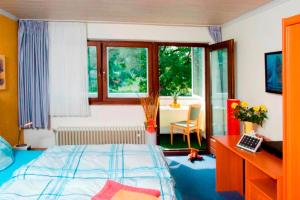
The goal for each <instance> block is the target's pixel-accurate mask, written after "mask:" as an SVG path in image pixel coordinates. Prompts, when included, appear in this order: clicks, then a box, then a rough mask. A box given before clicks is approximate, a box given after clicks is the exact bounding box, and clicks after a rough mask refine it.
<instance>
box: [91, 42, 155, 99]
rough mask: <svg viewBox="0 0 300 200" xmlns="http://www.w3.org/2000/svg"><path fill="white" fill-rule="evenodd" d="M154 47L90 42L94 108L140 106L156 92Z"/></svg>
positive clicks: (124, 43)
mask: <svg viewBox="0 0 300 200" xmlns="http://www.w3.org/2000/svg"><path fill="white" fill-rule="evenodd" d="M152 46H153V45H152V43H147V42H101V41H91V42H88V74H89V97H90V103H91V104H105V103H112V104H113V103H115V104H119V103H122V104H136V103H138V102H139V98H140V97H145V96H147V95H148V94H149V93H150V92H151V91H152V89H153V88H152Z"/></svg>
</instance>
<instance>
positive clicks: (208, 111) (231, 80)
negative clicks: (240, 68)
mask: <svg viewBox="0 0 300 200" xmlns="http://www.w3.org/2000/svg"><path fill="white" fill-rule="evenodd" d="M161 45H174V46H190V47H203V48H204V59H205V66H204V69H205V72H204V79H205V135H206V149H204V150H200V153H202V154H208V153H210V139H211V136H212V107H211V77H210V52H211V51H213V50H217V49H223V48H227V49H228V90H229V92H228V98H234V97H235V70H234V40H233V39H232V40H227V41H224V42H220V43H216V44H212V45H209V44H208V43H181V42H154V43H153V48H152V49H153V52H152V53H153V55H158V47H159V46H161ZM158 59H159V58H158V56H153V77H154V78H153V88H154V91H157V92H159V60H158ZM156 122H157V133H158V134H157V145H159V144H160V109H158V115H157V119H156ZM189 153H190V150H189V149H180V150H165V151H164V154H165V155H187V154H189Z"/></svg>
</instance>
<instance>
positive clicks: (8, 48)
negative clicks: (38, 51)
mask: <svg viewBox="0 0 300 200" xmlns="http://www.w3.org/2000/svg"><path fill="white" fill-rule="evenodd" d="M0 55H4V56H5V62H6V89H5V90H0V135H1V136H2V137H4V138H5V139H6V140H8V142H10V143H11V144H16V143H17V140H18V139H17V138H18V22H17V21H14V20H12V19H9V18H7V17H5V16H3V15H1V14H0Z"/></svg>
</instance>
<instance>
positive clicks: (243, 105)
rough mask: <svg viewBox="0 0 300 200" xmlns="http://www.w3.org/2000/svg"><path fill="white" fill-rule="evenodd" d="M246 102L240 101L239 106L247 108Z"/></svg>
mask: <svg viewBox="0 0 300 200" xmlns="http://www.w3.org/2000/svg"><path fill="white" fill-rule="evenodd" d="M248 105H249V104H248V102H246V101H243V102H242V103H241V106H242V107H243V108H247V107H248Z"/></svg>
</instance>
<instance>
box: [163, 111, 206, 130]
mask: <svg viewBox="0 0 300 200" xmlns="http://www.w3.org/2000/svg"><path fill="white" fill-rule="evenodd" d="M159 109H160V115H159V118H160V133H161V134H164V133H168V134H169V133H170V124H171V123H174V122H179V121H185V120H186V119H187V115H188V111H189V106H181V107H180V108H172V107H171V106H160V107H159ZM203 109H204V108H201V111H200V117H199V118H200V120H199V123H200V128H201V130H202V132H204V129H205V117H204V113H205V112H204V110H203Z"/></svg>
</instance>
